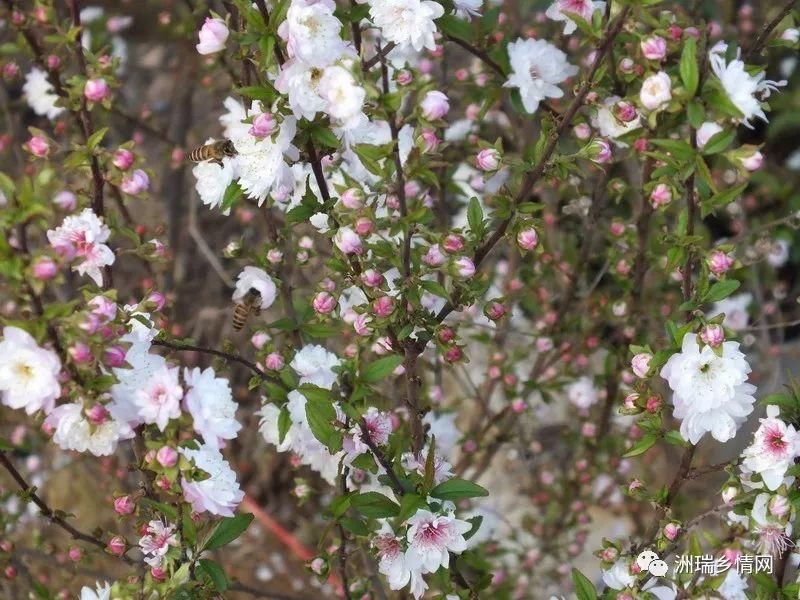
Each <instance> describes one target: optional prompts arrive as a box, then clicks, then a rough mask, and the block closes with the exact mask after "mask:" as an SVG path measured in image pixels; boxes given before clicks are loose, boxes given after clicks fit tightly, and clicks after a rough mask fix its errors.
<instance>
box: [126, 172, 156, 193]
mask: <svg viewBox="0 0 800 600" xmlns="http://www.w3.org/2000/svg"><path fill="white" fill-rule="evenodd" d="M119 187H120V189H121V190H122V191H123V192H125V193H126V194H130V195H131V196H135V195H137V194H141V193H142V192H144V191H147V189H148V188H149V187H150V178H149V177H148V176H147V173H145V172H144V171H142V170H141V169H136V170H135V171H134V172H133V173H132V174H131V175H130V176H129V177H126V178H125V179H123V180H122V183H121V184H120V186H119Z"/></svg>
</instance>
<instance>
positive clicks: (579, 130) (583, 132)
mask: <svg viewBox="0 0 800 600" xmlns="http://www.w3.org/2000/svg"><path fill="white" fill-rule="evenodd" d="M572 133H574V134H575V137H576V138H578V139H579V140H588V139H589V136H591V135H592V128H591V127H589V125H588V124H586V123H578V124H577V125H575V127H573V128H572Z"/></svg>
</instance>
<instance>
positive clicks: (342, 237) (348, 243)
mask: <svg viewBox="0 0 800 600" xmlns="http://www.w3.org/2000/svg"><path fill="white" fill-rule="evenodd" d="M333 241H334V243H335V244H336V247H337V248H339V250H341V251H342V252H344V253H345V254H361V253H362V252H363V251H364V247H363V246H362V244H361V238H360V237H359V236H358V234H357V233H356V232H355V231H353V230H352V229H350V228H349V227H340V228H339V230H338V231H337V232H336V235H335V236H334V238H333Z"/></svg>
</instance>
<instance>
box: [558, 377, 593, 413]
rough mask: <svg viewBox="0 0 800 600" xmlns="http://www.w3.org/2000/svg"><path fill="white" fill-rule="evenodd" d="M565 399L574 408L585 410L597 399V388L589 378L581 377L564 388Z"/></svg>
mask: <svg viewBox="0 0 800 600" xmlns="http://www.w3.org/2000/svg"><path fill="white" fill-rule="evenodd" d="M566 392H567V398H568V399H569V401H570V402H571V403H572V404H573V405H574V406H576V407H578V408H581V409H587V408H589V407H590V406H592V405H594V404H596V403H597V400H598V399H599V396H598V392H597V388H596V387H594V382H593V381H592V380H591V378H590V377H587V376H585V375H584V376H583V377H579V378H578V379H577V380H575V381H574V382H572V383H571V384H569V385H568V386H567V387H566Z"/></svg>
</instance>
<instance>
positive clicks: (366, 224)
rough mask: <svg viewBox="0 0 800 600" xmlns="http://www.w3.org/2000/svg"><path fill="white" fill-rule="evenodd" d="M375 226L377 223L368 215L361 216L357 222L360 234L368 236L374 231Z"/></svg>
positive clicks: (356, 226)
mask: <svg viewBox="0 0 800 600" xmlns="http://www.w3.org/2000/svg"><path fill="white" fill-rule="evenodd" d="M374 228H375V224H374V223H373V222H372V220H370V219H368V218H367V217H361V218H359V219H358V220H357V221H356V224H355V231H356V233H357V234H358V235H360V236H366V235H369V234H370V233H372V230H373V229H374Z"/></svg>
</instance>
